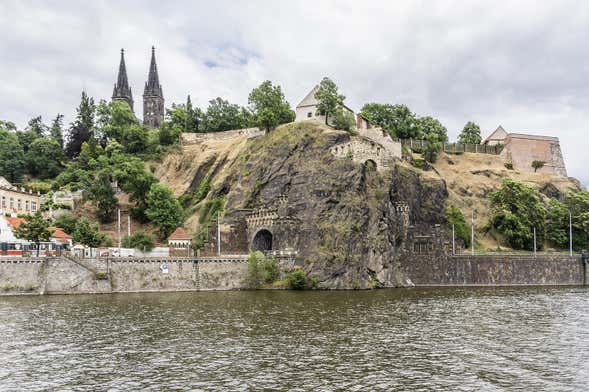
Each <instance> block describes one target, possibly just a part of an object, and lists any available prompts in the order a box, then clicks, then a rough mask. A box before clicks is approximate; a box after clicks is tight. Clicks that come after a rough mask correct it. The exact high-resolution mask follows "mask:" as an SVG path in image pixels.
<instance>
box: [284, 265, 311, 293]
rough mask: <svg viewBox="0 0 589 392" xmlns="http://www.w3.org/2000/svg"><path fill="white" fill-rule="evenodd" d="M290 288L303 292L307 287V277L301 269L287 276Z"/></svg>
mask: <svg viewBox="0 0 589 392" xmlns="http://www.w3.org/2000/svg"><path fill="white" fill-rule="evenodd" d="M287 280H288V286H289V287H290V288H291V289H293V290H302V289H304V288H305V286H307V276H306V275H305V271H303V270H302V269H300V268H297V269H295V270H294V271H292V272H291V273H290V274H288V275H287Z"/></svg>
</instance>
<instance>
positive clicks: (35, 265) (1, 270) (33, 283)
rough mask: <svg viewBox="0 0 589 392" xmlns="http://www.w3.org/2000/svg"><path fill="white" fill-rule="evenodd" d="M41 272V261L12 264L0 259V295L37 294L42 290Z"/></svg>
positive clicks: (11, 261)
mask: <svg viewBox="0 0 589 392" xmlns="http://www.w3.org/2000/svg"><path fill="white" fill-rule="evenodd" d="M15 260H17V259H15ZM42 271H43V262H42V261H35V262H22V261H19V262H16V261H14V262H13V260H10V261H9V260H7V259H4V260H2V259H0V295H3V294H18V293H30V294H38V293H39V292H40V291H41V288H42V275H41V274H42Z"/></svg>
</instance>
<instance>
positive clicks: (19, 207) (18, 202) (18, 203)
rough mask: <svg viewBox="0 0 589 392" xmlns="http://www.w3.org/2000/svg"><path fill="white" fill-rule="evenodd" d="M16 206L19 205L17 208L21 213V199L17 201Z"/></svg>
mask: <svg viewBox="0 0 589 392" xmlns="http://www.w3.org/2000/svg"><path fill="white" fill-rule="evenodd" d="M16 205H17V207H16V208H17V209H18V210H19V211H21V210H22V203H21V201H20V199H18V200H17V201H16Z"/></svg>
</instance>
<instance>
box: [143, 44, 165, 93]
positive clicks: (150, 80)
mask: <svg viewBox="0 0 589 392" xmlns="http://www.w3.org/2000/svg"><path fill="white" fill-rule="evenodd" d="M143 95H152V96H156V97H163V95H164V94H163V92H162V86H161V84H160V78H159V76H158V74H157V64H156V62H155V47H153V46H152V47H151V64H150V65H149V75H148V76H147V83H145V90H144V92H143Z"/></svg>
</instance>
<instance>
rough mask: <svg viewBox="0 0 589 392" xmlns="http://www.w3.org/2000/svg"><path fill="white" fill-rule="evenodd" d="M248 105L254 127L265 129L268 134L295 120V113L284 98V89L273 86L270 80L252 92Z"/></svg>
mask: <svg viewBox="0 0 589 392" xmlns="http://www.w3.org/2000/svg"><path fill="white" fill-rule="evenodd" d="M248 104H249V105H250V110H251V111H252V113H253V123H254V125H256V126H258V127H260V128H263V129H265V130H266V132H269V131H270V130H271V129H273V128H275V127H276V126H277V125H280V124H285V123H289V122H292V121H294V119H295V113H294V112H293V111H292V110H291V109H290V105H289V104H288V102H287V101H286V99H285V98H284V94H283V93H282V89H281V88H280V86H273V85H272V82H271V81H269V80H266V81H265V82H263V83H262V84H260V85H259V86H258V87H256V88H255V89H253V90H252V92H251V93H250V95H249V97H248Z"/></svg>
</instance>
